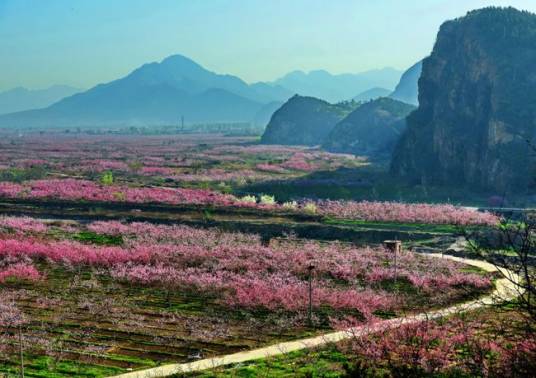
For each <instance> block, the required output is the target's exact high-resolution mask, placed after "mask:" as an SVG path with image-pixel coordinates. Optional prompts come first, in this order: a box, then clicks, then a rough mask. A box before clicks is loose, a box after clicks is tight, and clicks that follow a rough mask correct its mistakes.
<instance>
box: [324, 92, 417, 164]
mask: <svg viewBox="0 0 536 378" xmlns="http://www.w3.org/2000/svg"><path fill="white" fill-rule="evenodd" d="M413 110H415V107H414V106H413V105H408V104H406V103H404V102H400V101H397V100H393V99H391V98H387V97H383V98H379V99H376V100H372V101H370V102H367V103H365V104H363V105H361V106H360V107H358V108H357V109H356V110H354V111H353V112H352V113H350V114H349V115H348V116H346V118H344V119H343V120H342V121H340V122H339V123H337V125H335V127H334V128H333V130H331V132H330V133H329V135H328V137H327V138H326V141H325V142H324V144H323V146H322V147H323V148H325V149H326V150H328V151H331V152H344V153H352V154H355V155H367V156H371V157H389V156H390V154H391V152H392V150H393V148H394V146H395V144H396V142H397V141H398V139H399V138H400V135H401V134H402V132H403V131H404V129H405V128H406V120H405V118H406V116H407V115H408V114H409V113H410V112H412V111H413Z"/></svg>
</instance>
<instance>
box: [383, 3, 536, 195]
mask: <svg viewBox="0 0 536 378" xmlns="http://www.w3.org/2000/svg"><path fill="white" fill-rule="evenodd" d="M419 104H420V105H419V108H418V110H416V111H415V112H413V113H412V114H411V115H410V116H409V117H408V119H407V124H408V126H407V129H406V131H405V133H404V135H403V136H402V138H401V139H400V141H399V143H398V145H397V147H396V149H395V152H394V155H393V160H392V165H391V169H392V172H393V173H394V174H397V175H399V176H401V177H405V178H409V179H411V180H412V181H413V182H414V183H421V184H439V185H465V186H470V187H472V188H480V189H487V190H495V191H498V192H501V193H502V192H505V191H506V192H514V191H515V192H526V191H527V188H529V187H530V185H531V182H532V178H531V176H532V175H533V174H534V171H533V168H534V164H533V163H534V162H533V160H534V159H533V155H534V154H532V153H531V151H530V148H529V143H527V140H534V137H535V132H536V15H534V14H531V13H528V12H520V11H517V10H515V9H513V8H486V9H482V10H478V11H473V12H470V13H468V14H467V16H465V17H463V18H460V19H457V20H454V21H449V22H446V23H445V24H443V25H442V26H441V29H440V31H439V34H438V36H437V41H436V44H435V46H434V49H433V52H432V54H431V56H430V57H428V58H427V59H425V60H424V62H423V70H422V74H421V77H420V80H419Z"/></svg>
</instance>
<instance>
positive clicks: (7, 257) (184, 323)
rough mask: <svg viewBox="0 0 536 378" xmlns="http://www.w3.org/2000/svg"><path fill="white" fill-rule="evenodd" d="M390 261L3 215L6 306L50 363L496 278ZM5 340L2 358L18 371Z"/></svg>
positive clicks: (368, 252) (189, 346) (361, 251)
mask: <svg viewBox="0 0 536 378" xmlns="http://www.w3.org/2000/svg"><path fill="white" fill-rule="evenodd" d="M396 264H397V265H396V266H395V260H394V259H393V255H392V253H391V252H389V251H386V250H383V249H382V248H381V247H356V246H352V245H345V244H341V243H321V242H313V241H307V240H297V239H292V238H290V239H275V240H272V241H271V243H270V244H269V245H266V244H264V243H262V241H261V239H260V238H259V237H258V236H256V235H250V234H241V233H226V232H222V231H220V230H218V229H196V228H191V227H187V226H180V225H155V224H150V223H123V222H118V221H97V222H92V223H77V222H72V221H69V222H66V221H53V222H51V221H41V220H38V219H33V218H25V217H18V218H17V217H3V218H1V219H0V285H2V291H1V302H2V305H4V306H12V307H13V308H14V309H16V310H13V311H20V312H21V313H23V314H24V316H25V322H26V323H25V324H26V327H27V328H25V329H27V331H26V333H25V335H24V337H26V338H28V340H35V339H36V338H40V339H41V340H44V341H43V342H31V343H29V344H28V352H27V353H28V355H29V357H28V358H30V359H32V358H37V359H40V360H42V361H48V362H47V363H48V364H49V366H50V368H51V369H59V370H61V368H60V364H61V363H62V362H63V363H65V361H67V362H68V364H74V365H76V366H77V368H80V369H86V368H89V366H93V365H99V366H101V367H102V369H104V370H106V371H122V370H124V369H125V368H128V367H134V368H139V367H144V366H151V365H153V364H156V363H161V362H165V361H181V360H182V361H187V360H189V358H191V356H192V355H197V354H201V355H203V356H210V355H217V354H221V353H228V352H232V351H236V350H243V349H248V348H251V347H254V346H256V345H262V344H265V343H268V342H270V341H273V340H285V339H289V338H294V337H299V336H300V335H305V334H307V333H309V332H311V331H313V330H315V332H318V331H322V330H327V329H331V328H332V327H335V326H336V324H337V322H340V321H348V320H350V319H351V320H352V321H357V322H360V323H367V322H373V321H376V320H378V319H381V318H385V317H391V316H398V315H400V314H404V313H410V312H414V311H421V310H423V309H427V308H432V307H437V306H445V305H448V304H450V303H454V302H457V301H461V300H465V299H468V298H470V297H472V296H475V295H480V294H481V293H483V292H485V291H487V290H489V289H490V288H491V287H492V281H491V280H492V277H491V276H487V275H485V274H483V273H481V272H477V271H473V270H470V269H469V270H468V269H467V268H466V267H465V266H464V265H462V264H459V263H455V262H452V261H450V260H442V259H438V258H430V257H426V256H423V255H418V254H415V253H411V252H405V253H403V254H401V255H399V256H398V258H397V263H396ZM310 266H314V268H313V269H310V268H309V267H310ZM309 279H311V282H312V303H311V305H312V309H313V313H312V316H311V318H310V320H311V322H312V323H310V322H309V320H308V319H309V317H308V306H309V302H308V298H309V297H308V295H309V291H308V290H309ZM103 306H105V307H106V308H105V309H103ZM59 308H61V309H62V310H61V311H59V312H60V313H59V314H58V313H57V312H58V309H59ZM64 311H65V312H64ZM222 314H226V315H225V316H223V317H222ZM261 323H262V324H263V327H262V328H261V329H260V330H259V329H258V327H257V325H258V324H261ZM67 325H69V326H68V327H67ZM7 326H8V328H7V329H8V332H6V333H5V334H3V337H5V338H6V340H11V337H15V336H16V334H11V333H10V332H9V329H12V328H10V327H9V324H8V325H7ZM58 328H59V329H61V330H62V331H61V335H62V337H61V341H58V340H57V335H54V332H53V331H52V330H53V329H55V330H57V329H58ZM82 340H84V342H83V343H82ZM58 342H61V343H62V347H63V348H65V349H66V351H65V353H64V354H62V355H61V356H58V355H56V354H55V353H57V350H56V347H57V345H56V344H55V343H58ZM147 343H148V344H147ZM51 344H52V345H51ZM6 345H7V346H6V347H5V348H3V349H4V350H2V352H0V353H2V354H0V356H3V357H2V358H3V360H4V362H5V363H6V365H5V366H6V368H9V366H11V368H13V369H15V367H14V366H15V365H16V364H15V361H16V353H15V351H14V350H12V349H10V348H9V343H7V344H6ZM143 345H151V347H150V348H149V347H147V348H145V347H144V346H143ZM50 350H52V351H50ZM67 350H68V352H67ZM56 360H57V361H56ZM10 361H12V363H13V365H10V364H11V362H10ZM74 365H73V366H74ZM78 365H80V366H78ZM71 368H73V369H74V367H72V366H71ZM104 370H103V371H104Z"/></svg>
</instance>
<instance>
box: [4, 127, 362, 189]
mask: <svg viewBox="0 0 536 378" xmlns="http://www.w3.org/2000/svg"><path fill="white" fill-rule="evenodd" d="M252 142H253V139H252V138H232V137H222V136H218V135H210V134H208V135H195V136H188V135H182V136H179V137H173V136H165V137H159V136H129V135H121V136H114V135H83V134H81V135H69V134H60V133H56V134H54V133H51V134H29V135H23V136H18V135H9V136H5V137H4V138H3V140H2V141H1V142H0V151H1V152H0V176H3V177H4V178H5V179H11V180H20V179H25V178H44V177H45V176H46V177H48V176H51V177H59V178H85V179H90V180H92V179H96V180H98V179H99V178H100V177H101V176H102V174H103V173H105V172H111V173H112V174H113V176H114V178H115V180H117V181H120V182H125V183H135V184H140V183H144V184H148V183H150V184H161V182H162V181H165V182H166V183H167V185H175V186H177V185H178V186H184V185H187V186H196V185H197V186H199V185H210V184H212V185H217V184H220V185H223V184H233V185H244V184H246V183H249V182H257V181H263V180H270V179H275V178H277V179H281V178H283V179H285V178H291V177H298V176H301V175H304V174H307V173H310V172H313V171H317V170H333V169H337V168H339V167H358V166H360V165H363V164H364V163H365V161H364V159H361V158H357V157H354V156H352V155H344V154H331V153H327V152H323V151H320V150H315V149H307V148H301V147H284V146H259V145H255V144H252Z"/></svg>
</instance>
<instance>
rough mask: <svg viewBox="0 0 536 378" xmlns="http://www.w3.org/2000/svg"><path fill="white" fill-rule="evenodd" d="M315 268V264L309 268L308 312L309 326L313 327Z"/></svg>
mask: <svg viewBox="0 0 536 378" xmlns="http://www.w3.org/2000/svg"><path fill="white" fill-rule="evenodd" d="M314 268H315V266H314V265H313V264H310V265H309V266H308V267H307V270H308V271H309V308H308V311H307V319H308V321H309V326H310V327H312V326H313V269H314Z"/></svg>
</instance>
